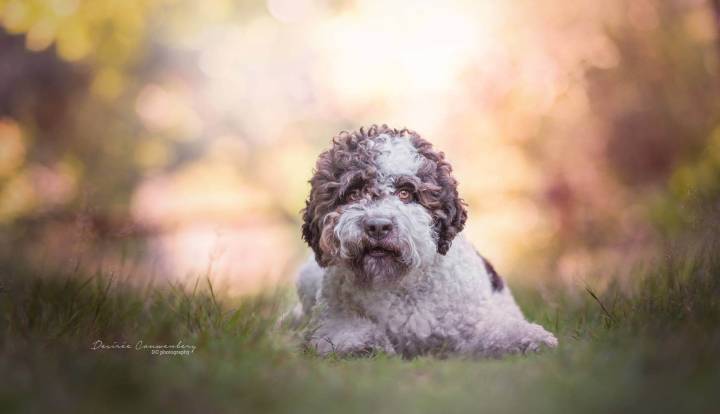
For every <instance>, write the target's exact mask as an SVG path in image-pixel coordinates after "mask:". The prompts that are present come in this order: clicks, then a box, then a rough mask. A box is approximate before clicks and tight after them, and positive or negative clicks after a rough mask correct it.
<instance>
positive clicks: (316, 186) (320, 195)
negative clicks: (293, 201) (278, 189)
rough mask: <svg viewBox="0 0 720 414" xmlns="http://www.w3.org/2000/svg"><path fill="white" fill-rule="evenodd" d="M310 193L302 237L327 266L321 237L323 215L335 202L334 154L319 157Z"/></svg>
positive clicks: (304, 211) (323, 264)
mask: <svg viewBox="0 0 720 414" xmlns="http://www.w3.org/2000/svg"><path fill="white" fill-rule="evenodd" d="M310 186H311V189H310V195H309V196H308V199H307V200H306V201H305V208H304V209H303V210H302V218H303V225H302V238H303V240H305V242H307V244H308V246H310V248H311V249H312V250H313V252H314V253H315V260H316V261H317V263H318V264H319V265H320V266H325V265H326V264H327V263H325V261H324V259H323V251H322V248H321V239H322V236H323V223H322V222H321V220H322V219H323V215H324V214H325V212H327V211H328V210H329V208H330V206H331V204H332V202H333V194H334V191H333V190H334V188H335V187H337V183H336V182H335V180H334V178H333V175H332V154H331V152H330V151H325V152H323V153H322V154H320V157H319V158H318V161H317V164H316V167H315V171H314V172H313V177H312V178H311V179H310Z"/></svg>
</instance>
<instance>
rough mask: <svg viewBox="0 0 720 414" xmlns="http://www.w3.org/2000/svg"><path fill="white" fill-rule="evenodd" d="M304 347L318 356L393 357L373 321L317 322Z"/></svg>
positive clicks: (386, 339) (386, 340) (347, 319)
mask: <svg viewBox="0 0 720 414" xmlns="http://www.w3.org/2000/svg"><path fill="white" fill-rule="evenodd" d="M306 339H307V340H306V346H308V347H309V348H310V349H311V350H313V351H315V352H317V354H318V355H320V356H330V355H338V356H350V357H358V356H370V355H373V354H375V353H378V352H383V353H386V354H389V355H394V354H395V350H394V349H393V347H392V344H391V343H390V341H389V340H388V338H387V336H386V335H385V333H384V332H382V331H381V330H380V329H379V328H378V327H377V326H376V325H375V324H374V323H372V321H370V320H368V319H363V318H357V317H347V318H330V319H324V320H321V321H319V322H318V323H317V324H316V326H315V328H314V329H311V330H310V331H309V332H308V335H307V338H306Z"/></svg>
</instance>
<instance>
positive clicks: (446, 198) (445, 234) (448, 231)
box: [434, 153, 467, 254]
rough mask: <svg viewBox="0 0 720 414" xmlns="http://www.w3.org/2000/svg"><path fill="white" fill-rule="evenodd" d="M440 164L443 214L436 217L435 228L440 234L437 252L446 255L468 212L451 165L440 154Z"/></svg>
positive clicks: (437, 175) (438, 172)
mask: <svg viewBox="0 0 720 414" xmlns="http://www.w3.org/2000/svg"><path fill="white" fill-rule="evenodd" d="M440 158H441V160H440V162H438V164H437V170H436V177H437V181H438V184H439V185H440V188H441V190H440V197H439V198H440V202H441V205H442V212H443V214H442V215H440V214H438V215H436V216H435V217H434V219H435V226H436V230H437V232H438V242H437V250H438V253H440V254H445V253H447V252H448V250H449V249H450V245H451V244H452V241H453V239H454V238H455V236H456V235H457V234H458V233H460V232H461V231H462V229H463V228H464V227H465V221H466V220H467V210H466V209H465V202H464V201H463V200H462V199H461V198H460V196H459V195H458V190H457V181H456V180H455V178H453V176H452V175H451V173H452V168H451V167H450V164H449V163H448V162H447V161H445V160H444V157H443V154H442V153H440Z"/></svg>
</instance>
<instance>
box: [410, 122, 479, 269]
mask: <svg viewBox="0 0 720 414" xmlns="http://www.w3.org/2000/svg"><path fill="white" fill-rule="evenodd" d="M411 134H412V135H411V140H412V143H413V145H414V146H415V148H417V150H418V153H420V154H422V155H423V156H424V157H425V159H426V162H425V163H424V165H423V166H422V167H421V168H420V170H419V171H418V177H419V178H420V179H421V180H422V181H423V182H424V183H425V184H426V187H427V188H428V189H431V190H430V191H428V192H426V193H425V194H423V198H425V199H426V200H423V201H425V202H423V205H425V207H427V208H428V209H429V210H430V212H431V214H432V216H433V221H434V226H435V232H436V234H437V236H438V240H437V251H438V253H440V254H443V255H444V254H446V253H447V252H448V250H450V245H451V244H452V241H453V239H454V238H455V236H456V235H457V234H458V233H460V232H461V231H462V229H463V227H465V220H467V210H466V209H465V202H464V201H463V199H462V198H460V196H459V194H458V190H457V180H455V178H454V177H453V176H452V166H450V163H449V162H447V161H446V160H445V154H443V153H442V152H440V151H435V150H434V149H433V147H432V144H430V143H429V142H428V141H426V140H424V139H423V138H421V137H420V136H419V135H417V134H415V133H412V132H411Z"/></svg>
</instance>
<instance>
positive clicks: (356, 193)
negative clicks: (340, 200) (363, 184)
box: [347, 190, 362, 201]
mask: <svg viewBox="0 0 720 414" xmlns="http://www.w3.org/2000/svg"><path fill="white" fill-rule="evenodd" d="M361 198H362V192H360V190H352V191H351V192H350V193H349V194H348V196H347V199H348V201H358V200H360V199H361Z"/></svg>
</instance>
